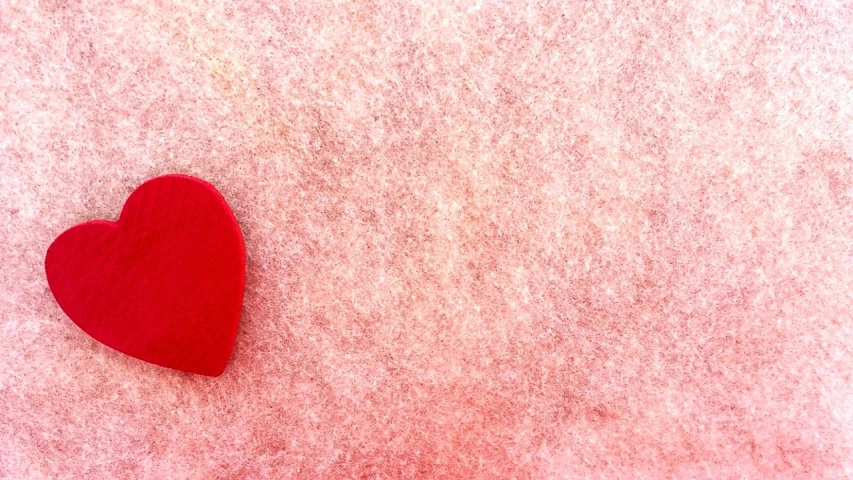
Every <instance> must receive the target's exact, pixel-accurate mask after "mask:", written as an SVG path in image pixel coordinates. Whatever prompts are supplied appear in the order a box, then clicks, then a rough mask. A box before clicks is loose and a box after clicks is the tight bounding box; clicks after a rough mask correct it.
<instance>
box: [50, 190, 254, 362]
mask: <svg viewBox="0 0 853 480" xmlns="http://www.w3.org/2000/svg"><path fill="white" fill-rule="evenodd" d="M44 263H45V270H46V272H47V281H48V284H49V285H50V289H51V291H52V292H53V295H54V297H56V301H57V302H58V303H59V306H60V307H62V310H64V311H65V313H66V314H67V315H68V316H69V317H70V318H71V320H73V321H74V323H76V324H77V325H78V326H79V327H80V328H82V329H83V331H85V332H86V333H88V334H89V335H91V336H92V337H94V338H95V339H96V340H98V341H100V342H102V343H103V344H105V345H107V346H109V347H112V348H114V349H116V350H118V351H120V352H122V353H126V354H127V355H130V356H132V357H136V358H138V359H140V360H144V361H146V362H151V363H154V364H156V365H162V366H164V367H169V368H174V369H176V370H182V371H185V372H190V373H198V374H202V375H210V376H218V375H220V374H221V373H222V372H223V371H224V370H225V365H226V364H227V363H228V359H229V357H230V356H231V350H232V348H233V346H234V338H235V337H236V335H237V325H238V323H239V321H240V309H241V306H242V303H243V288H244V285H245V276H246V256H245V251H244V246H243V235H242V234H241V233H240V227H239V225H238V224H237V219H236V218H235V217H234V214H233V213H232V212H231V209H230V208H229V207H228V204H227V203H226V202H225V199H224V198H223V197H222V195H221V194H220V193H219V192H218V191H216V189H215V188H214V187H213V186H212V185H210V184H209V183H207V182H204V181H202V180H199V179H197V178H193V177H189V176H186V175H165V176H162V177H157V178H154V179H152V180H149V181H148V182H146V183H144V184H142V185H141V186H139V188H137V189H136V190H134V191H133V193H132V194H131V195H130V197H129V198H128V199H127V202H126V203H125V205H124V209H123V210H122V212H121V216H120V218H119V220H118V221H117V222H108V221H103V220H96V221H91V222H86V223H82V224H80V225H77V226H74V227H72V228H70V229H68V230H66V231H65V232H63V233H62V234H61V235H60V236H59V237H57V239H56V240H54V242H53V244H51V245H50V248H48V250H47V257H46V258H45V262H44Z"/></svg>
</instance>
